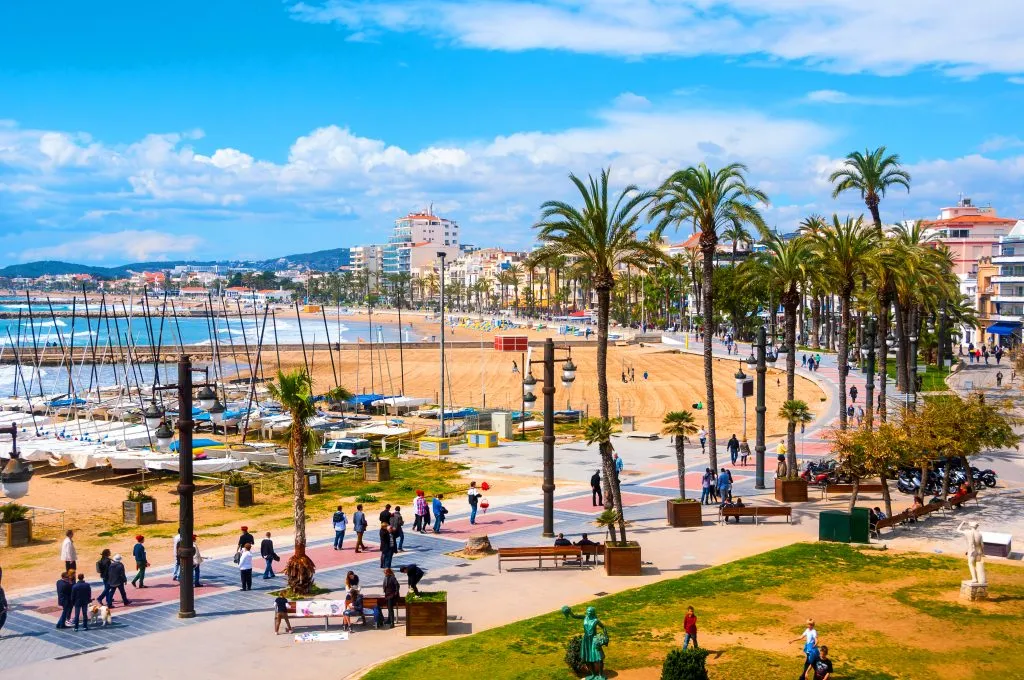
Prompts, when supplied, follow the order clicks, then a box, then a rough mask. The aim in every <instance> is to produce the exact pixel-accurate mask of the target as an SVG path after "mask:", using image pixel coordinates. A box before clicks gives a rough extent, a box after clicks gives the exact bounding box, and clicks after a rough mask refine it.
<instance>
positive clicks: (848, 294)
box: [812, 215, 885, 430]
mask: <svg viewBox="0 0 1024 680" xmlns="http://www.w3.org/2000/svg"><path fill="white" fill-rule="evenodd" d="M812 239H813V243H814V252H815V256H816V257H815V259H816V263H815V266H816V267H817V269H818V271H819V272H820V273H821V274H822V275H823V276H825V277H826V278H827V280H829V281H831V282H832V285H833V286H834V288H833V290H834V291H835V292H836V293H838V295H839V299H840V304H841V305H842V309H841V310H840V329H839V427H840V428H842V429H844V430H845V429H846V376H847V373H848V371H849V368H850V367H849V364H848V359H849V353H850V301H851V299H852V298H853V290H854V286H855V285H856V284H857V282H858V281H860V280H861V279H862V278H863V277H864V276H865V275H866V274H868V273H869V272H871V271H877V268H874V269H873V267H872V264H873V263H872V258H873V256H874V253H875V251H876V248H877V247H878V244H879V238H878V235H877V234H876V232H875V231H874V230H873V229H871V228H870V227H867V226H865V225H864V221H863V219H862V218H860V217H858V218H856V219H853V218H850V217H847V218H846V219H845V220H844V221H842V222H840V221H839V216H838V215H833V216H832V225H831V226H830V227H828V228H826V229H825V231H823V232H821V233H820V234H818V235H816V236H814V237H812ZM882 376H883V378H882V382H883V383H884V382H885V378H884V376H885V374H884V373H882ZM871 406H872V405H871V404H868V408H871Z"/></svg>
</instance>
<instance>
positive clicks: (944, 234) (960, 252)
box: [924, 198, 1017, 281]
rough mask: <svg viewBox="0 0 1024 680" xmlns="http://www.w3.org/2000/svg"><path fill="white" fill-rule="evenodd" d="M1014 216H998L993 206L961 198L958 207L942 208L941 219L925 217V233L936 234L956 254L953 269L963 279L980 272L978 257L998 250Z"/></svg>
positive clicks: (972, 276)
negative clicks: (973, 202) (974, 203)
mask: <svg viewBox="0 0 1024 680" xmlns="http://www.w3.org/2000/svg"><path fill="white" fill-rule="evenodd" d="M1016 223H1017V220H1015V219H1009V218H1005V217H998V216H997V215H996V211H995V210H994V209H993V208H992V207H990V206H984V207H981V206H975V205H973V204H972V203H971V199H969V198H961V199H960V201H959V203H957V205H956V207H953V208H943V209H942V212H941V213H940V214H939V217H938V219H936V220H931V221H925V222H924V227H925V229H926V231H925V235H931V234H934V235H935V238H936V239H937V240H939V241H940V242H942V243H943V244H945V246H946V247H947V248H949V251H950V253H952V255H953V271H954V272H956V274H957V276H959V277H960V280H961V281H965V280H967V279H974V278H976V277H977V275H978V261H979V260H981V258H983V257H992V256H993V255H998V254H999V239H1000V238H1001V237H1003V236H1006V235H1007V234H1009V233H1010V230H1011V229H1013V226H1014V225H1015V224H1016Z"/></svg>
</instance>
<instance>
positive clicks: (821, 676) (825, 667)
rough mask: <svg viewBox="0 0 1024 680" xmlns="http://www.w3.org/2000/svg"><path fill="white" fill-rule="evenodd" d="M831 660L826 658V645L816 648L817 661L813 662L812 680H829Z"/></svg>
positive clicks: (830, 676)
mask: <svg viewBox="0 0 1024 680" xmlns="http://www.w3.org/2000/svg"><path fill="white" fill-rule="evenodd" d="M831 678H832V660H831V659H829V658H828V645H822V646H821V647H818V660H817V661H815V662H814V680H831Z"/></svg>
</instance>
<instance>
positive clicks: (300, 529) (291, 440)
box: [267, 368, 352, 595]
mask: <svg viewBox="0 0 1024 680" xmlns="http://www.w3.org/2000/svg"><path fill="white" fill-rule="evenodd" d="M267 389H268V391H269V392H270V396H271V398H273V399H276V400H277V401H278V402H280V404H281V407H282V408H284V409H285V410H286V411H288V412H289V413H290V414H291V418H292V422H291V425H290V427H289V430H290V431H289V433H288V461H289V462H290V463H291V465H292V470H293V475H292V490H293V492H294V494H295V552H294V553H293V554H292V556H291V558H289V560H288V565H287V566H286V567H285V573H286V574H287V575H288V588H289V589H290V590H291V591H292V592H293V593H294V594H296V595H308V594H309V593H310V591H311V590H312V587H313V575H314V574H315V573H316V565H314V564H313V560H311V559H310V558H309V556H308V555H306V485H305V481H306V465H305V456H312V455H314V454H315V453H316V451H317V449H319V448H320V438H319V436H318V435H317V433H316V431H314V430H312V429H310V428H309V421H310V420H312V419H313V418H314V417H315V416H316V405H315V404H314V402H313V393H312V389H313V381H312V379H310V377H309V373H307V372H306V371H305V369H301V368H300V369H296V370H294V371H289V372H287V373H286V372H284V371H281V370H280V369H278V371H277V380H276V381H275V382H271V383H270V384H268V385H267ZM326 396H327V399H328V400H330V401H342V400H345V399H351V398H352V394H351V393H350V392H348V390H346V389H345V388H343V387H338V388H335V389H333V390H331V391H330V392H328V393H327V395H326Z"/></svg>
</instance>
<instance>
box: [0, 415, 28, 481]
mask: <svg viewBox="0 0 1024 680" xmlns="http://www.w3.org/2000/svg"><path fill="white" fill-rule="evenodd" d="M0 434H9V435H11V459H10V460H8V461H7V463H5V464H4V467H3V470H0V490H2V491H3V492H4V495H5V496H7V497H8V498H10V499H11V500H17V499H18V498H22V497H24V496H25V494H27V493H28V483H29V481H31V479H32V466H31V465H29V464H27V463H26V462H25V461H23V460H22V459H21V458H20V457H19V456H18V424H17V423H11V425H10V426H9V427H0Z"/></svg>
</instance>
